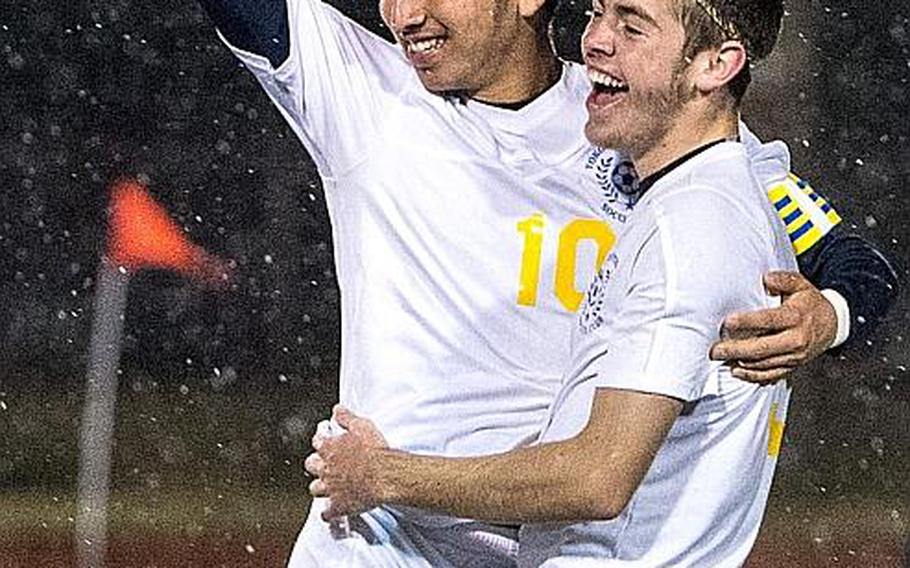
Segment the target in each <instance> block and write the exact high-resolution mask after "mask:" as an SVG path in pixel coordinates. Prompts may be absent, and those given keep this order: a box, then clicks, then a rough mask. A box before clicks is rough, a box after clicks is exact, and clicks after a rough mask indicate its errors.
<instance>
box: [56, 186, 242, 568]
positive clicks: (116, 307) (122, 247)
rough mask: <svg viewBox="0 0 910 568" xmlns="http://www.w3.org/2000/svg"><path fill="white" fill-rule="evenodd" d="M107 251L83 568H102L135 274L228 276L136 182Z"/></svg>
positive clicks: (91, 409)
mask: <svg viewBox="0 0 910 568" xmlns="http://www.w3.org/2000/svg"><path fill="white" fill-rule="evenodd" d="M109 214H110V217H109V223H108V234H107V245H106V252H105V254H104V256H103V257H102V260H101V263H100V266H99V268H98V275H97V280H96V291H95V301H94V319H93V320H92V330H91V339H90V344H89V360H88V370H87V372H86V392H85V405H84V407H83V412H82V423H81V426H80V436H79V481H78V486H77V494H76V527H75V535H74V536H75V548H76V559H77V566H78V568H104V566H105V557H106V554H107V504H108V497H109V495H110V477H111V454H112V449H113V446H114V419H115V407H116V401H117V383H118V380H117V379H118V377H117V375H118V373H119V369H118V367H119V364H120V351H121V346H122V340H123V322H124V318H125V315H126V301H127V295H128V288H129V280H130V276H131V274H133V273H135V272H138V271H139V270H143V269H147V268H153V269H163V270H173V271H176V272H179V273H181V274H184V275H186V276H189V277H191V278H193V279H194V280H195V281H196V282H197V283H200V284H203V285H207V286H208V287H221V286H223V285H224V284H226V283H227V281H228V270H227V268H226V266H225V264H224V263H223V262H222V261H221V260H220V259H218V258H216V257H214V256H212V255H209V254H208V253H206V252H205V251H204V250H203V249H202V248H200V247H198V246H196V245H194V244H193V243H191V242H190V241H189V239H187V237H186V236H185V235H184V233H183V231H182V230H181V229H180V227H178V226H177V224H176V223H174V221H173V220H172V219H171V218H170V217H169V216H168V214H167V211H165V210H164V209H163V208H162V207H161V206H160V205H158V204H157V203H156V202H155V201H154V200H153V199H152V198H151V196H150V195H149V194H148V192H147V191H146V189H145V187H143V186H142V185H140V184H139V183H137V182H135V181H130V180H125V181H121V182H118V183H117V184H115V186H114V187H113V189H112V193H111V205H110V211H109Z"/></svg>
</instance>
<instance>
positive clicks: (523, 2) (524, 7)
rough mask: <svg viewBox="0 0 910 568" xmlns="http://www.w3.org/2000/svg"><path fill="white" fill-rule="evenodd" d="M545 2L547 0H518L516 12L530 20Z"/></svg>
mask: <svg viewBox="0 0 910 568" xmlns="http://www.w3.org/2000/svg"><path fill="white" fill-rule="evenodd" d="M546 3H547V0H518V13H519V14H521V17H522V18H525V19H528V20H530V19H531V18H533V17H534V16H535V15H536V14H537V12H539V11H540V9H541V8H543V5H544V4H546Z"/></svg>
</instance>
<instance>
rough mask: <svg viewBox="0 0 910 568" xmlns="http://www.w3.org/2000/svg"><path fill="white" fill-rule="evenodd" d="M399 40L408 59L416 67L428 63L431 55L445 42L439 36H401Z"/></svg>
mask: <svg viewBox="0 0 910 568" xmlns="http://www.w3.org/2000/svg"><path fill="white" fill-rule="evenodd" d="M400 41H401V45H402V46H403V47H404V51H405V53H406V54H407V56H408V59H410V60H411V63H413V64H414V65H415V66H417V67H422V66H426V65H429V64H430V63H431V62H432V59H433V56H434V55H436V53H437V52H438V51H439V50H440V49H441V48H442V46H443V45H445V43H446V40H445V38H444V37H439V36H436V37H427V38H419V39H418V38H414V39H409V38H401V40H400Z"/></svg>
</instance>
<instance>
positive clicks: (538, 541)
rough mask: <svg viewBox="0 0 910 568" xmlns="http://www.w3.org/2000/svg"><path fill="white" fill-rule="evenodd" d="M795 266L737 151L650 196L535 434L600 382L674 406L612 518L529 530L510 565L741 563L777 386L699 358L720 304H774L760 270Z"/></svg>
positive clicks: (580, 407)
mask: <svg viewBox="0 0 910 568" xmlns="http://www.w3.org/2000/svg"><path fill="white" fill-rule="evenodd" d="M795 269H796V259H795V257H794V253H793V251H792V249H791V248H790V246H789V241H788V239H787V235H786V232H785V230H784V227H783V225H782V224H781V223H780V222H779V221H778V220H777V218H776V216H775V213H774V212H773V211H772V209H771V207H770V205H769V203H768V199H767V196H766V195H765V193H764V191H763V190H762V189H761V187H760V186H759V184H758V182H757V181H756V180H755V179H754V177H753V175H752V173H751V172H750V164H749V161H748V158H747V156H746V152H745V148H744V147H743V146H742V145H740V144H737V143H729V142H728V143H722V144H719V145H717V146H714V147H712V148H709V149H707V150H705V151H703V152H702V153H700V154H698V155H697V156H695V157H694V158H691V159H690V160H688V161H686V162H685V163H684V164H682V165H680V166H678V167H677V168H676V169H674V170H673V171H672V172H670V173H668V174H667V175H666V176H665V177H663V178H661V179H660V180H659V181H657V183H656V184H655V185H654V186H653V187H652V188H651V189H650V190H648V192H647V193H646V194H645V196H644V197H643V198H642V200H641V201H640V202H639V203H638V205H637V206H636V210H635V213H634V214H633V216H632V218H631V220H630V222H629V223H628V224H627V226H626V231H625V232H624V233H623V235H622V238H621V240H620V242H619V244H618V245H617V246H616V247H615V248H614V250H613V252H612V253H611V254H610V257H609V258H608V259H607V261H606V262H605V263H604V265H603V267H602V268H601V271H600V273H599V274H598V276H597V278H596V279H595V281H594V283H593V284H592V285H591V287H590V289H589V292H588V296H587V298H586V301H585V304H584V305H583V306H582V310H581V313H580V317H579V321H578V325H577V327H576V332H575V338H574V346H573V364H572V367H571V372H570V373H568V374H567V376H566V380H565V383H564V385H563V388H562V390H561V391H560V393H559V394H558V395H557V397H556V400H555V402H554V405H553V408H552V411H551V417H550V421H549V423H548V426H547V427H546V429H545V430H544V433H543V435H542V440H543V441H553V440H562V439H567V438H570V437H572V436H574V435H575V434H577V433H578V432H579V431H580V430H581V429H582V428H583V427H584V425H585V424H587V422H588V418H589V416H590V409H591V400H592V398H593V396H594V392H595V389H596V388H602V387H609V388H617V389H625V390H635V391H641V392H647V393H654V394H661V395H665V396H668V397H672V398H676V399H680V400H683V401H685V402H686V406H685V410H684V411H683V413H682V415H681V416H680V418H679V419H678V420H677V421H676V423H675V424H674V426H673V428H672V429H671V431H670V433H669V435H668V437H667V439H666V441H665V442H664V444H663V446H662V447H661V449H660V451H659V452H658V454H657V456H656V458H655V460H654V463H653V465H652V467H651V469H650V470H649V472H648V474H647V475H646V477H645V479H644V481H643V482H642V484H641V486H640V487H639V488H638V490H637V491H636V492H635V494H634V496H633V497H632V501H631V503H630V504H629V506H628V507H627V508H626V509H625V510H624V511H623V513H622V514H621V515H620V516H619V517H618V518H616V519H614V520H613V521H610V522H588V523H579V524H569V525H557V526H553V525H529V526H527V527H525V528H524V529H523V530H522V532H521V548H520V565H521V566H528V567H530V566H535V567H536V566H540V565H543V566H552V567H569V566H572V567H574V566H588V565H592V566H593V565H595V563H593V562H592V561H591V559H599V560H598V561H597V563H596V565H597V566H648V567H656V566H738V565H740V564H742V563H743V562H744V561H745V559H746V556H747V554H748V552H749V550H750V548H751V546H752V543H753V541H754V539H755V536H756V535H757V533H758V528H759V524H760V522H761V518H762V515H763V512H764V507H765V503H766V500H767V496H768V491H769V488H770V485H771V478H772V476H773V472H774V466H775V463H776V453H777V452H776V450H774V451H771V450H769V435H770V430H771V426H770V425H771V414H772V413H773V414H774V422H775V424H778V425H780V424H782V421H783V419H784V415H785V412H786V406H787V402H788V398H789V389H788V387H787V386H786V384H785V383H779V384H777V385H775V386H766V387H760V386H757V385H754V384H752V383H746V382H743V381H739V380H736V379H735V378H733V377H732V375H730V373H729V368H728V367H726V366H722V365H721V364H720V363H718V362H714V361H710V360H709V359H708V356H707V353H708V349H709V347H710V346H711V344H712V343H713V342H714V341H716V340H717V339H718V336H719V326H720V322H721V321H722V319H723V316H724V315H725V314H728V313H730V312H733V311H743V310H755V309H762V308H767V307H773V306H774V305H776V304H777V303H778V302H779V300H777V299H776V298H770V297H769V296H768V295H767V294H766V292H765V290H764V287H763V284H762V275H764V274H765V273H767V272H768V271H770V270H795ZM603 482H604V483H609V482H610V480H609V479H604V480H603Z"/></svg>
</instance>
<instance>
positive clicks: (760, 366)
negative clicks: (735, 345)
mask: <svg viewBox="0 0 910 568" xmlns="http://www.w3.org/2000/svg"><path fill="white" fill-rule="evenodd" d="M805 362H806V357H805V355H803V354H801V353H788V354H786V355H777V356H775V357H768V358H767V359H759V360H757V361H737V362H736V363H737V364H736V366H737V367H740V368H742V369H747V370H750V371H772V370H774V369H777V368H781V369H787V370H789V369H793V368H795V367H799V366H800V365H802V364H804V363H805Z"/></svg>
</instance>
